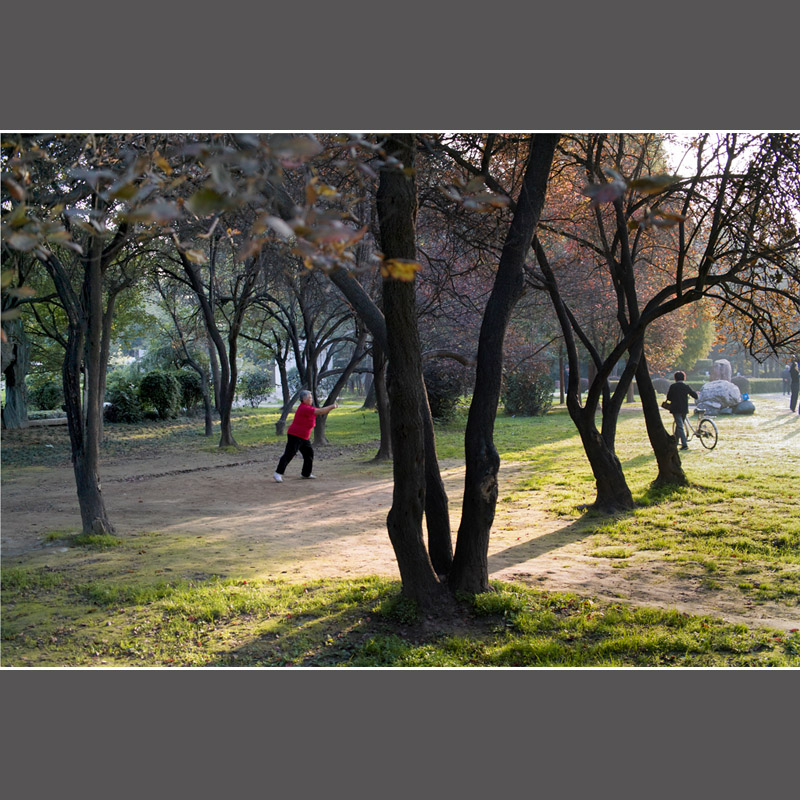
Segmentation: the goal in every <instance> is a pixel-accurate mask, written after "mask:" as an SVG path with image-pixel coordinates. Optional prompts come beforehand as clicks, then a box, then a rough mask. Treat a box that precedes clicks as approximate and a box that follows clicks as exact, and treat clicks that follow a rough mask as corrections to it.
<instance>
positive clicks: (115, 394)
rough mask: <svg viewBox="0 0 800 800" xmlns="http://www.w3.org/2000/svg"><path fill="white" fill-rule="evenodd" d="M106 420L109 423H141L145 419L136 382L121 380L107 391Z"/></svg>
mask: <svg viewBox="0 0 800 800" xmlns="http://www.w3.org/2000/svg"><path fill="white" fill-rule="evenodd" d="M106 400H107V401H108V403H110V405H107V406H106V408H105V412H104V414H105V418H106V419H107V420H108V421H109V422H141V421H142V419H143V418H144V411H143V410H142V404H141V403H140V402H139V387H138V386H137V385H136V383H135V382H134V381H128V380H124V379H123V378H119V379H117V380H115V381H114V382H113V383H112V384H111V386H109V387H108V389H107V390H106Z"/></svg>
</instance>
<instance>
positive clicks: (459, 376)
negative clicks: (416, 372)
mask: <svg viewBox="0 0 800 800" xmlns="http://www.w3.org/2000/svg"><path fill="white" fill-rule="evenodd" d="M422 374H423V377H424V378H425V389H426V391H427V392H428V404H429V405H430V407H431V416H432V417H433V418H434V419H435V420H436V421H437V422H448V421H449V420H451V419H453V417H454V416H455V413H456V408H457V407H458V401H459V400H460V399H461V396H462V395H463V394H464V368H463V367H462V366H460V365H456V364H454V363H452V362H450V361H431V362H429V363H428V364H426V365H425V368H424V369H423V373H422Z"/></svg>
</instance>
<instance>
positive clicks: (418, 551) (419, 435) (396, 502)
mask: <svg viewBox="0 0 800 800" xmlns="http://www.w3.org/2000/svg"><path fill="white" fill-rule="evenodd" d="M414 147H415V144H414V136H413V134H393V135H391V136H390V138H389V142H388V144H387V148H386V149H387V153H388V154H389V155H393V156H395V157H396V158H398V159H399V160H400V161H401V162H402V165H403V167H404V168H405V169H404V170H403V171H401V170H399V169H395V168H391V167H385V168H384V169H382V170H381V175H380V183H379V186H378V193H377V206H378V217H379V221H380V233H381V248H382V250H383V254H384V257H385V258H386V259H407V260H411V261H413V260H415V259H416V242H415V220H416V212H417V194H416V181H415V178H414V175H413V169H414V162H415V152H414ZM383 307H384V315H385V320H386V335H387V340H388V342H387V344H388V346H387V356H388V360H389V370H390V375H389V380H388V390H389V402H390V406H391V436H392V450H393V452H394V462H393V467H394V492H393V495H392V508H391V510H390V511H389V515H388V517H387V520H386V525H387V529H388V533H389V539H390V540H391V542H392V547H393V548H394V552H395V556H396V557H397V564H398V567H399V569H400V577H401V580H402V585H403V589H402V591H403V594H404V595H405V596H407V597H409V598H411V599H413V600H415V601H416V602H417V603H418V604H419V606H420V607H421V608H423V609H429V608H432V607H433V606H434V605H435V603H436V599H437V598H438V597H440V596H441V594H442V585H441V584H440V583H439V581H438V579H437V577H436V573H435V572H434V569H433V565H432V563H431V560H430V557H429V555H428V552H427V550H426V549H425V544H424V542H423V536H422V515H423V511H424V509H425V484H426V474H425V458H426V455H425V432H424V425H423V421H422V413H421V411H422V406H423V401H424V383H423V379H422V357H421V353H420V343H419V333H418V331H417V312H416V301H415V286H414V281H413V280H412V281H401V280H396V279H393V278H392V277H387V278H385V279H384V285H383Z"/></svg>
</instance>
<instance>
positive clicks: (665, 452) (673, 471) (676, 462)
mask: <svg viewBox="0 0 800 800" xmlns="http://www.w3.org/2000/svg"><path fill="white" fill-rule="evenodd" d="M636 383H637V385H638V386H639V398H640V399H641V401H642V410H643V411H644V421H645V425H646V426H647V435H648V436H649V437H650V445H651V447H652V448H653V452H654V453H655V456H656V463H657V464H658V475H657V476H656V479H655V480H654V481H653V484H652V485H653V486H654V487H659V486H686V485H687V484H688V483H689V481H688V480H687V478H686V473H685V472H684V471H683V467H682V466H681V457H680V455H678V443H677V442H676V441H675V437H674V436H673V435H672V434H671V433H669V432H668V431H667V429H666V428H665V427H664V423H663V422H662V421H661V412H660V411H659V410H658V408H659V406H658V396H657V395H656V390H655V389H654V388H653V381H652V380H651V379H650V372H649V371H648V368H647V360H646V359H645V357H644V355H642V357H641V359H640V360H639V366H638V367H637V369H636Z"/></svg>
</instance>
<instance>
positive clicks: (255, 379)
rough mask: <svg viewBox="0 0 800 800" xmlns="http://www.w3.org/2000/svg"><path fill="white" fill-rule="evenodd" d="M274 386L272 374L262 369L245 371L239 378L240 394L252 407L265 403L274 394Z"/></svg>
mask: <svg viewBox="0 0 800 800" xmlns="http://www.w3.org/2000/svg"><path fill="white" fill-rule="evenodd" d="M273 388H274V383H273V380H272V376H271V375H270V374H269V373H268V372H263V371H261V370H253V371H251V372H245V373H244V374H243V375H242V376H241V378H240V379H239V394H240V395H241V396H242V397H243V398H244V399H245V400H246V401H247V402H248V403H250V406H251V407H252V408H255V407H256V406H258V405H260V404H261V403H263V402H264V401H265V400H266V399H267V398H268V397H269V396H270V395H271V394H272V390H273Z"/></svg>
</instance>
